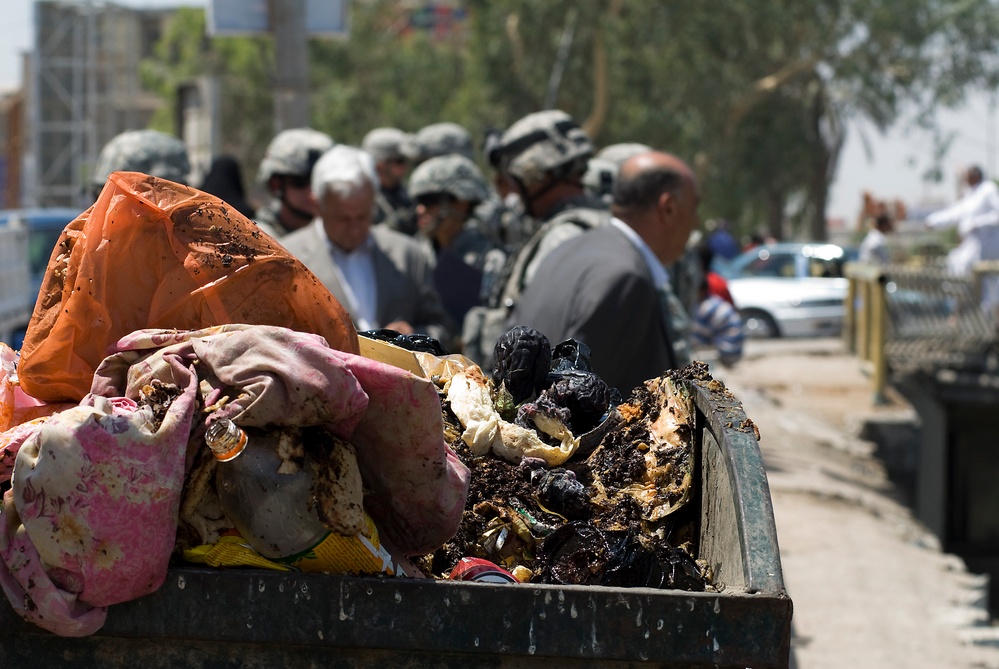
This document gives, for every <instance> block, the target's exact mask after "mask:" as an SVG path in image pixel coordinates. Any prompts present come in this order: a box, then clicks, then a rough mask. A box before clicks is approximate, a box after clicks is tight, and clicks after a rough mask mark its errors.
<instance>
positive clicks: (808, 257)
mask: <svg viewBox="0 0 999 669" xmlns="http://www.w3.org/2000/svg"><path fill="white" fill-rule="evenodd" d="M843 257H844V256H843V251H842V249H840V248H839V247H838V246H834V245H831V244H824V245H821V246H805V247H803V248H802V247H793V248H781V247H776V248H774V247H761V248H756V249H752V250H750V251H746V252H745V253H743V254H742V255H740V256H738V257H736V258H734V259H732V260H731V261H730V262H728V263H715V264H714V268H715V271H717V272H718V273H720V274H721V275H722V276H724V277H725V278H727V279H736V278H739V277H762V278H777V279H794V278H803V277H815V278H840V277H842V276H843Z"/></svg>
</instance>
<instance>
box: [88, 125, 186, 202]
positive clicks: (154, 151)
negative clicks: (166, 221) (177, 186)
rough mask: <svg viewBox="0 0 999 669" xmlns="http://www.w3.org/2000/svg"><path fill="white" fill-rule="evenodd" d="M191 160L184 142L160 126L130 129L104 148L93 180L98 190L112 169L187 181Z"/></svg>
mask: <svg viewBox="0 0 999 669" xmlns="http://www.w3.org/2000/svg"><path fill="white" fill-rule="evenodd" d="M190 171H191V163H190V161H189V160H188V157H187V149H186V148H185V147H184V143H183V142H182V141H180V140H179V139H177V138H176V137H174V136H173V135H168V134H166V133H164V132H160V131H158V130H128V131H126V132H123V133H120V134H118V135H116V136H115V137H114V138H112V139H111V141H109V142H108V143H107V144H105V145H104V148H103V149H101V153H100V156H99V157H98V158H97V165H96V166H95V168H94V173H93V175H92V177H91V180H90V183H91V185H92V186H93V189H94V190H95V191H96V192H98V193H99V192H100V189H101V188H103V187H104V184H105V182H107V180H108V176H109V175H110V174H111V173H112V172H142V173H143V174H149V175H151V176H154V177H161V178H163V179H169V180H170V181H177V182H180V183H185V182H186V180H187V175H188V172H190Z"/></svg>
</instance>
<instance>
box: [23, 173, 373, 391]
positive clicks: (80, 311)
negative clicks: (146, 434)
mask: <svg viewBox="0 0 999 669" xmlns="http://www.w3.org/2000/svg"><path fill="white" fill-rule="evenodd" d="M226 323H248V324H251V325H279V326H283V327H287V328H291V329H293V330H298V331H300V332H311V333H315V334H319V335H321V336H323V337H324V338H325V339H326V341H327V343H328V344H329V345H330V346H331V347H332V348H336V349H340V350H343V351H348V352H350V353H357V352H358V344H357V334H356V332H355V331H354V326H353V325H352V324H351V320H350V317H349V315H348V314H347V312H346V311H345V310H344V309H343V307H342V306H341V305H340V303H339V302H337V300H336V298H335V297H333V295H332V294H331V293H330V292H329V291H328V290H327V289H326V288H325V287H324V286H323V285H322V284H321V283H320V282H319V280H318V279H316V277H315V276H314V275H313V274H312V273H311V272H309V271H308V270H307V269H306V268H305V266H304V265H302V263H301V262H300V261H298V260H297V259H296V258H294V257H293V256H291V254H289V253H288V252H287V251H285V250H284V248H282V247H281V246H280V245H279V244H278V243H277V242H275V241H274V240H273V239H271V238H270V237H269V236H268V235H267V234H265V233H264V232H262V231H260V229H259V228H258V227H257V226H256V224H254V223H253V222H252V221H250V220H248V219H247V218H245V217H244V216H242V215H241V214H239V213H238V212H237V211H236V210H235V209H233V208H232V207H230V206H228V205H227V204H225V203H224V202H223V201H222V200H219V199H218V198H216V197H214V196H212V195H208V194H207V193H203V192H201V191H198V190H195V189H193V188H190V187H187V186H183V185H180V184H176V183H173V182H172V181H167V180H165V179H159V178H156V177H151V176H148V175H145V174H140V173H138V172H115V173H112V174H111V176H110V177H109V178H108V182H107V185H106V186H105V187H104V190H103V191H102V192H101V195H100V197H99V198H98V200H97V202H96V203H95V204H94V206H92V207H91V208H90V209H89V210H87V211H86V212H84V213H83V214H81V215H80V216H79V217H77V218H76V220H74V221H73V222H71V223H70V224H69V225H68V226H66V229H65V230H64V231H63V233H62V236H61V237H60V238H59V242H58V243H57V244H56V247H55V249H54V250H53V252H52V256H51V258H50V260H49V264H48V267H47V269H46V271H45V278H44V280H43V282H42V288H41V291H40V294H39V296H38V301H37V302H36V304H35V310H34V313H33V314H32V317H31V323H30V324H29V326H28V331H27V334H26V335H25V338H24V346H23V348H22V349H21V360H20V363H19V367H18V373H19V377H20V383H21V387H22V388H23V389H24V391H25V392H27V393H28V394H29V395H31V396H32V397H35V398H38V399H41V400H46V401H49V402H54V401H79V400H80V399H81V398H82V397H83V396H84V395H86V394H87V393H88V392H89V391H90V386H91V381H92V378H93V374H94V370H95V369H96V368H97V366H98V365H99V364H100V362H101V361H102V360H103V359H104V357H105V355H106V353H107V350H108V347H109V346H110V345H112V344H114V343H115V342H116V341H117V340H118V339H119V338H121V337H122V336H124V335H127V334H129V333H131V332H134V331H136V330H143V329H147V328H175V329H181V330H198V329H201V328H204V327H208V326H211V325H222V324H226Z"/></svg>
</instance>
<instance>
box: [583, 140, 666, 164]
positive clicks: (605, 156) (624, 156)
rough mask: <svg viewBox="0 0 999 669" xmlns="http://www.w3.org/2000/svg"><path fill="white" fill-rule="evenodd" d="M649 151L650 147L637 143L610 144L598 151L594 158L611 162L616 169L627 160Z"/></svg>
mask: <svg viewBox="0 0 999 669" xmlns="http://www.w3.org/2000/svg"><path fill="white" fill-rule="evenodd" d="M651 150H652V147H651V146H647V145H645V144H639V143H638V142H622V143H620V144H610V145H608V146H605V147H604V148H602V149H600V150H599V151H598V152H597V155H596V156H594V157H595V158H600V159H601V160H606V161H609V162H612V163H614V164H615V165H617V166H618V167H621V164H622V163H624V161H626V160H628V158H631V157H632V156H637V155H638V154H639V153H648V152H649V151H651Z"/></svg>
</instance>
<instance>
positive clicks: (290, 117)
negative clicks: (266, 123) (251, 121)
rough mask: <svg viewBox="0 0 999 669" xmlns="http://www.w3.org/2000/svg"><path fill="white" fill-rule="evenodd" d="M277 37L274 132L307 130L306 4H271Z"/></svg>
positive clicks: (297, 0) (301, 0) (295, 0)
mask: <svg viewBox="0 0 999 669" xmlns="http://www.w3.org/2000/svg"><path fill="white" fill-rule="evenodd" d="M268 11H269V12H270V19H271V21H270V24H271V31H272V34H273V36H274V55H275V60H276V71H275V76H274V85H273V89H274V130H275V132H276V133H277V132H281V131H282V130H287V129H289V128H304V127H308V126H309V125H311V118H310V116H309V54H308V49H307V47H308V30H307V28H306V24H305V0H268Z"/></svg>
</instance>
